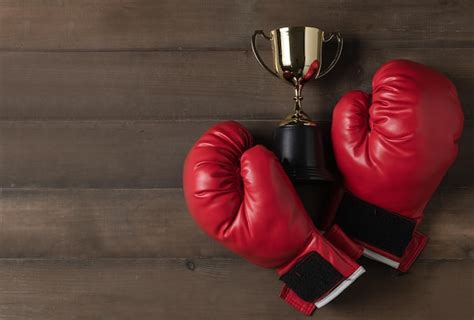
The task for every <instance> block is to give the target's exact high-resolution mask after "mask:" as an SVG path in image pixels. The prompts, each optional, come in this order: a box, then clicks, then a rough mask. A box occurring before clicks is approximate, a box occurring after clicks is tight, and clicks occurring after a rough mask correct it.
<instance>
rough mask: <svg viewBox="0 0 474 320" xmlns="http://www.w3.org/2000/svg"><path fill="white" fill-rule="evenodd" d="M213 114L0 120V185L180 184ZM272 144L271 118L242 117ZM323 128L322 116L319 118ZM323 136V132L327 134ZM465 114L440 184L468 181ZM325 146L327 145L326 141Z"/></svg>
mask: <svg viewBox="0 0 474 320" xmlns="http://www.w3.org/2000/svg"><path fill="white" fill-rule="evenodd" d="M214 123H215V122H214V121H181V122H179V121H178V122H175V121H128V122H127V121H105V122H104V121H101V122H96V121H46V122H44V121H1V122H0V137H2V138H1V139H0V187H18V188H22V187H54V188H159V187H164V188H167V187H171V188H174V187H180V186H181V170H182V164H183V161H184V158H185V155H186V153H187V152H188V150H189V148H190V147H191V146H192V144H193V143H194V142H195V140H196V139H198V137H199V136H200V135H201V134H202V133H203V132H205V130H206V129H207V128H208V127H210V126H211V125H212V124H214ZM243 123H244V125H246V126H247V127H248V128H249V129H250V131H251V132H252V133H253V134H254V135H255V137H256V141H257V142H258V143H263V144H265V145H267V146H271V136H272V131H273V129H274V128H275V126H276V121H244V122H243ZM320 125H321V126H322V127H323V128H324V129H325V131H326V132H327V131H328V129H329V123H328V122H320ZM326 137H328V134H326ZM473 137H474V130H473V126H472V125H471V122H470V121H467V122H466V127H465V130H464V136H463V139H462V140H461V151H460V155H459V157H458V159H457V161H456V163H455V164H454V166H453V167H452V168H451V169H450V171H449V172H448V174H447V176H446V178H445V180H444V182H443V185H444V186H451V187H466V186H467V187H468V186H471V185H472V181H474V173H473V171H472V170H469V168H470V166H471V164H472V161H473V158H474V154H473V153H474V149H473V148H471V147H470V141H472V139H474V138H473ZM327 150H328V151H330V150H331V149H330V148H327Z"/></svg>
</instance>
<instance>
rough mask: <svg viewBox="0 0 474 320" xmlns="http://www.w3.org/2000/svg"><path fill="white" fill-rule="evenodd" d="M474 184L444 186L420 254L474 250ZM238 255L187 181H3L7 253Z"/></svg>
mask: <svg viewBox="0 0 474 320" xmlns="http://www.w3.org/2000/svg"><path fill="white" fill-rule="evenodd" d="M473 210H474V189H473V188H467V189H442V190H439V192H437V193H436V194H435V196H434V197H433V199H432V200H431V203H430V205H429V207H428V209H427V210H426V219H425V221H424V223H423V225H422V231H424V232H425V233H426V234H427V235H428V236H429V238H430V241H429V243H428V246H427V248H426V249H425V251H424V252H423V254H422V256H421V257H420V259H467V258H469V257H471V256H472V255H473V252H474V251H473V244H474V230H473V229H472V225H473V223H474V217H473V215H472V214H471V213H472V212H473ZM160 257H166V258H169V257H171V258H191V257H235V256H234V255H233V254H232V253H230V252H229V251H228V250H226V249H225V248H224V247H222V246H221V245H220V244H218V243H217V242H215V241H213V240H211V239H210V238H209V237H207V236H206V235H204V233H203V232H201V231H200V229H199V228H198V226H197V225H196V224H195V223H194V221H193V220H192V218H191V216H190V215H188V213H187V208H186V205H185V201H184V199H183V196H182V190H180V189H168V190H166V189H147V190H137V189H114V190H111V189H3V190H2V191H0V258H43V259H46V258H55V259H58V258H67V259H71V258H74V259H76V258H87V259H90V258H160Z"/></svg>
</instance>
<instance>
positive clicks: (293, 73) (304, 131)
mask: <svg viewBox="0 0 474 320" xmlns="http://www.w3.org/2000/svg"><path fill="white" fill-rule="evenodd" d="M257 36H262V37H263V38H264V39H267V40H269V41H270V42H271V46H272V52H273V68H270V67H268V66H267V65H266V64H265V63H264V62H263V60H262V58H261V57H260V54H259V53H258V51H257V46H256V40H257ZM333 39H334V40H336V41H337V51H336V54H335V56H334V58H333V59H332V61H331V63H330V64H329V65H328V67H327V68H326V69H325V70H321V65H322V49H323V44H324V43H327V42H329V41H331V40H333ZM251 44H252V51H253V53H254V55H255V58H256V59H257V61H258V62H259V64H260V65H261V66H262V67H263V68H264V69H265V70H267V71H268V72H270V73H271V74H272V75H273V76H275V77H277V78H280V79H282V80H284V81H285V82H286V83H289V84H290V85H292V86H293V89H294V93H295V96H294V98H293V99H294V100H295V106H294V110H293V112H292V113H290V114H289V115H288V116H287V117H286V118H285V119H284V120H283V121H281V122H280V125H279V127H278V128H277V129H276V131H275V135H274V151H275V153H276V155H277V156H278V157H279V159H280V161H281V162H282V164H283V166H284V167H285V170H286V171H287V173H288V175H289V176H290V178H292V179H293V181H295V182H298V181H301V182H307V181H331V180H333V178H332V175H331V173H330V172H329V171H328V170H327V168H326V164H325V156H324V152H323V144H322V139H321V132H320V128H319V126H318V125H317V123H316V122H315V121H313V120H311V119H310V117H309V116H308V115H307V114H306V113H305V112H304V111H303V108H302V105H301V101H302V100H303V97H302V96H301V93H302V90H303V86H304V84H305V83H306V82H308V81H309V80H311V79H313V78H314V79H319V78H321V77H323V76H324V75H326V74H327V73H328V72H329V71H331V69H332V68H333V67H334V66H335V65H336V63H337V61H338V60H339V57H340V56H341V52H342V45H343V40H342V37H341V35H340V34H339V33H329V34H328V33H326V32H324V31H322V30H320V29H318V28H313V27H283V28H278V29H275V30H272V31H271V32H270V35H266V34H265V33H264V32H263V31H262V30H256V31H255V33H254V34H253V36H252V42H251Z"/></svg>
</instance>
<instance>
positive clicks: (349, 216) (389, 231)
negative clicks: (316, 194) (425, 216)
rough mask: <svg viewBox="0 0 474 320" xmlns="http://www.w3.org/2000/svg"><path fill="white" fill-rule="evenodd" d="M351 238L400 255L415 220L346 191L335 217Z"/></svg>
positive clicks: (410, 236)
mask: <svg viewBox="0 0 474 320" xmlns="http://www.w3.org/2000/svg"><path fill="white" fill-rule="evenodd" d="M336 222H337V224H338V225H339V226H340V227H341V228H342V230H344V232H345V233H346V234H347V235H348V236H350V237H351V238H355V239H357V240H360V241H362V242H365V243H367V244H370V245H372V246H374V247H376V248H379V249H381V250H384V251H386V252H388V253H391V254H393V255H395V256H397V257H402V256H403V253H404V252H405V249H406V247H407V246H408V244H409V243H410V240H411V238H412V236H413V231H414V230H415V225H416V223H415V221H413V220H410V219H408V218H405V217H402V216H400V215H399V214H397V213H394V212H390V211H387V210H384V209H382V208H379V207H376V206H374V205H371V204H369V203H367V202H365V201H362V200H360V199H358V198H356V197H354V196H353V195H351V194H349V193H346V194H345V195H344V199H343V200H342V202H341V204H340V206H339V209H338V211H337V217H336Z"/></svg>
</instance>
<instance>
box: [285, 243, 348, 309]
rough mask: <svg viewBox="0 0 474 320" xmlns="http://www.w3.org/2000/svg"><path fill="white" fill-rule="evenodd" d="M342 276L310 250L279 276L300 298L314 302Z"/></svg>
mask: <svg viewBox="0 0 474 320" xmlns="http://www.w3.org/2000/svg"><path fill="white" fill-rule="evenodd" d="M343 278H344V277H343V276H342V274H341V273H339V271H337V270H336V269H335V268H334V267H333V266H332V265H331V264H330V263H329V262H327V261H326V260H325V259H324V258H323V257H321V256H320V255H319V254H317V253H316V252H311V253H310V254H308V255H306V256H305V257H304V258H303V259H301V261H299V262H298V263H297V264H295V266H294V267H293V268H291V270H290V271H288V272H287V273H285V274H284V275H283V276H281V277H280V280H282V281H283V282H284V283H286V285H287V286H288V287H289V288H290V289H291V290H293V291H294V292H295V293H296V294H297V295H298V296H299V297H300V298H301V299H303V300H305V301H308V302H314V301H315V300H316V299H317V298H319V297H322V296H323V295H324V294H325V293H327V292H328V291H330V290H331V289H332V288H334V287H335V286H336V285H337V284H338V283H339V282H340V281H341V280H342V279H343Z"/></svg>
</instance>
